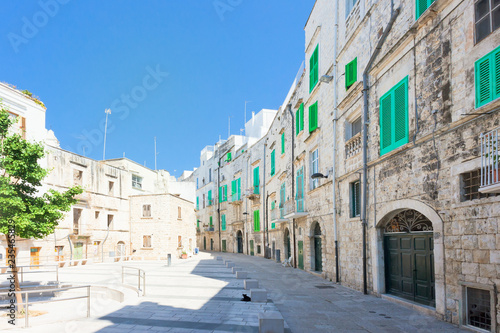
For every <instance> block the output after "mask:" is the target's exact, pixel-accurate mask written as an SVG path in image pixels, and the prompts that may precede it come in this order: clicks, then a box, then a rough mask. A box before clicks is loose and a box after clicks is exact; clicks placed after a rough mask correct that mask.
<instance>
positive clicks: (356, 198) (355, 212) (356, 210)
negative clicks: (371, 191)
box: [350, 180, 361, 217]
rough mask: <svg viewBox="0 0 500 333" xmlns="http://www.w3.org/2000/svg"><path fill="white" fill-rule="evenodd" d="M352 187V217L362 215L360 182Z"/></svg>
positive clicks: (352, 184)
mask: <svg viewBox="0 0 500 333" xmlns="http://www.w3.org/2000/svg"><path fill="white" fill-rule="evenodd" d="M350 185H351V217H357V216H360V215H361V191H360V189H361V188H360V183H359V180H358V181H355V182H353V183H351V184H350Z"/></svg>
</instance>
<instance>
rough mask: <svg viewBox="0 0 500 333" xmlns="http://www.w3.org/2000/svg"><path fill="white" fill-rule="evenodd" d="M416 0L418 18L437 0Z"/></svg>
mask: <svg viewBox="0 0 500 333" xmlns="http://www.w3.org/2000/svg"><path fill="white" fill-rule="evenodd" d="M415 1H416V19H418V18H419V17H420V16H421V15H422V14H423V13H424V12H425V11H426V10H427V8H429V7H430V6H431V5H432V3H433V2H434V1H436V0H415Z"/></svg>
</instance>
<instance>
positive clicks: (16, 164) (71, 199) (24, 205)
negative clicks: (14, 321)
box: [0, 108, 83, 311]
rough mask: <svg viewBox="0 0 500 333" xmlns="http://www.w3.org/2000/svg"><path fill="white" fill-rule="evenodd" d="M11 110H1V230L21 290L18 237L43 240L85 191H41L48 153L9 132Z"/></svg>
mask: <svg viewBox="0 0 500 333" xmlns="http://www.w3.org/2000/svg"><path fill="white" fill-rule="evenodd" d="M14 121H15V120H13V119H12V118H11V117H9V113H8V112H7V111H5V110H4V109H3V108H1V109H0V233H1V234H4V235H5V237H6V239H7V245H8V252H9V255H8V259H9V260H8V265H9V266H10V269H11V271H12V274H13V276H14V279H15V289H16V291H20V290H21V288H20V285H19V279H18V276H17V266H16V260H15V259H16V253H15V250H14V247H15V239H16V237H19V238H25V239H30V238H34V239H41V238H43V237H45V236H47V235H50V234H52V233H54V230H55V228H56V226H57V225H58V223H59V221H60V220H61V219H62V218H63V217H64V213H63V212H67V211H69V210H70V209H71V206H72V205H73V204H74V203H75V202H76V201H77V200H76V199H75V196H76V195H78V194H80V193H82V192H83V190H82V188H80V187H78V186H76V187H72V188H70V189H68V190H67V191H66V192H63V193H60V192H57V191H55V190H48V191H47V192H46V193H40V192H39V188H40V186H41V185H42V184H41V182H42V180H43V179H44V178H45V176H47V174H48V172H49V171H48V170H47V169H44V168H42V167H41V166H40V165H39V164H38V161H39V160H40V159H41V158H43V157H44V156H45V152H44V149H43V146H42V144H40V143H32V142H29V141H27V140H24V139H22V137H21V136H20V135H19V134H16V133H12V132H13V131H9V129H10V127H11V126H12V125H13V122H14ZM16 302H17V308H18V311H21V310H22V295H21V294H20V293H17V294H16Z"/></svg>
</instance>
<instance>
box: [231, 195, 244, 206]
mask: <svg viewBox="0 0 500 333" xmlns="http://www.w3.org/2000/svg"><path fill="white" fill-rule="evenodd" d="M242 202H243V200H241V193H232V194H231V203H232V204H233V205H239V204H241V203H242Z"/></svg>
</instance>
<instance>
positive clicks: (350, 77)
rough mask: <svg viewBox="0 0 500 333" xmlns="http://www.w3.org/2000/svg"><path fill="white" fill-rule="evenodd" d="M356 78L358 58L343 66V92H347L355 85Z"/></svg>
mask: <svg viewBox="0 0 500 333" xmlns="http://www.w3.org/2000/svg"><path fill="white" fill-rule="evenodd" d="M357 76H358V58H357V57H356V58H354V60H353V61H351V62H350V63H348V64H347V65H345V90H348V89H349V88H350V87H351V86H352V85H353V84H354V83H356V80H357Z"/></svg>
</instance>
